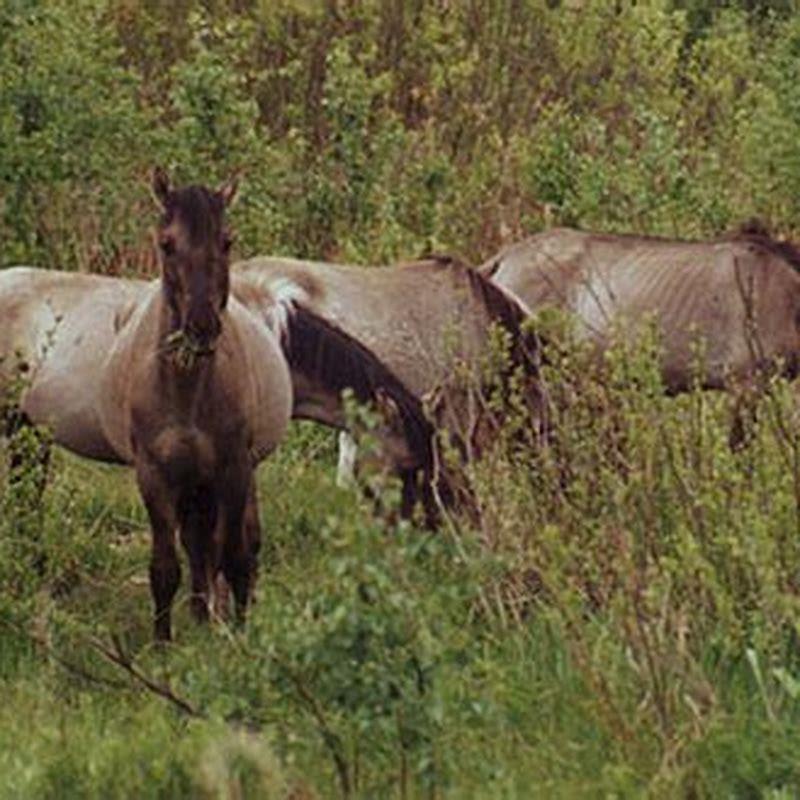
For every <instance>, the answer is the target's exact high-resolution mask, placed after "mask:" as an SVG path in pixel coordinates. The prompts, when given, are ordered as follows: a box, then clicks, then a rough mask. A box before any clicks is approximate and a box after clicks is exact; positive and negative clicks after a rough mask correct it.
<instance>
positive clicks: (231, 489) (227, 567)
mask: <svg viewBox="0 0 800 800" xmlns="http://www.w3.org/2000/svg"><path fill="white" fill-rule="evenodd" d="M220 510H221V520H220V522H221V525H222V534H223V535H222V572H223V574H224V575H225V579H226V580H227V581H228V585H229V586H230V588H231V591H232V592H233V600H234V603H235V607H236V621H237V622H238V623H240V624H241V623H243V622H244V619H245V616H246V613H247V606H248V604H249V603H250V598H251V594H252V590H253V583H254V581H255V575H256V565H257V553H258V546H259V545H260V530H259V531H258V533H257V534H256V537H257V538H256V541H255V542H254V541H252V540H251V537H252V536H253V535H254V533H255V532H256V531H255V527H254V522H255V524H256V525H257V521H258V507H257V505H256V502H255V488H254V486H253V475H252V473H250V474H249V475H246V476H239V478H238V479H235V480H231V481H229V482H228V483H227V486H226V491H225V492H224V493H223V494H222V498H221V509H220Z"/></svg>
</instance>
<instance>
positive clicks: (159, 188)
mask: <svg viewBox="0 0 800 800" xmlns="http://www.w3.org/2000/svg"><path fill="white" fill-rule="evenodd" d="M150 188H151V190H152V192H153V197H154V198H155V199H156V201H157V202H158V204H159V205H160V206H161V207H162V208H164V207H165V206H166V204H167V198H168V197H169V192H170V188H169V175H168V174H167V171H166V170H165V169H164V167H156V168H155V169H154V170H153V177H152V180H151V183H150Z"/></svg>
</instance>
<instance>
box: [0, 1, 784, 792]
mask: <svg viewBox="0 0 800 800" xmlns="http://www.w3.org/2000/svg"><path fill="white" fill-rule="evenodd" d="M793 5H794V4H793V3H790V2H789V1H788V0H770V2H758V3H756V2H751V1H750V0H727V1H723V0H714V2H700V0H685V2H679V0H672V1H670V2H668V1H667V0H662V1H661V2H659V1H658V0H652V1H646V2H638V3H636V4H630V3H626V2H621V1H620V0H613V1H612V0H608V2H606V1H605V0H596V2H593V1H589V2H581V1H580V0H562V1H561V2H559V0H547V2H545V0H489V1H487V2H473V1H472V0H469V1H468V2H463V3H453V2H449V0H436V1H435V2H433V1H431V2H424V0H385V2H372V0H365V1H364V2H351V1H350V0H338V1H337V0H328V2H326V3H324V4H323V3H316V2H303V1H302V0H294V2H292V1H291V0H282V1H281V2H265V1H262V2H256V0H252V1H251V2H247V1H245V0H207V2H204V3H197V2H193V1H192V0H178V1H176V2H173V3H163V2H160V1H159V0H47V1H46V2H37V1H36V0H0V83H2V91H1V92H0V264H2V265H3V266H8V265H11V264H15V263H32V264H38V265H41V266H49V267H59V268H67V269H83V270H94V271H107V272H114V273H138V274H148V273H151V272H152V270H153V269H154V266H153V261H152V258H151V256H150V250H149V244H148V227H149V225H150V222H151V220H152V218H153V206H152V202H151V200H150V199H149V197H148V194H147V181H146V175H147V173H148V170H149V169H150V168H151V167H152V166H153V165H154V164H157V163H160V164H165V165H167V166H170V167H172V168H173V169H174V170H175V171H176V174H177V176H178V177H179V178H180V179H182V180H198V181H202V182H209V183H210V182H214V181H219V180H222V179H223V178H225V177H227V176H228V175H229V174H230V173H231V172H232V171H237V170H238V171H241V174H242V176H243V182H244V185H243V190H242V198H241V201H240V202H239V204H238V205H237V207H236V208H235V210H234V213H233V217H234V227H235V230H236V232H237V238H238V241H237V249H238V252H239V254H241V255H250V254H255V253H285V254H290V255H295V256H310V257H319V258H327V259H331V260H333V259H336V260H352V261H357V262H363V263H380V262H388V261H391V260H394V259H400V258H406V257H412V256H415V255H417V254H419V253H420V252H422V251H425V250H431V249H435V250H450V251H455V252H457V253H459V254H460V255H462V256H463V257H465V258H466V259H468V260H470V261H473V262H477V261H479V260H481V259H482V258H483V257H485V256H487V255H489V254H490V253H492V252H494V250H496V249H497V247H498V246H499V245H500V244H501V243H503V242H507V241H512V240H514V239H517V238H521V237H522V236H523V235H524V234H525V233H526V232H531V231H535V230H538V229H540V228H542V227H544V226H547V225H552V224H559V223H570V224H579V225H581V226H583V227H587V228H597V229H607V230H635V231H637V232H643V233H662V234H669V235H678V236H685V237H692V236H712V235H715V234H718V233H720V232H723V231H725V230H727V229H730V228H731V227H734V226H736V225H737V224H738V223H739V222H740V221H742V220H744V219H746V218H749V217H751V216H758V217H760V218H761V219H762V220H764V221H765V222H766V223H767V224H768V225H770V226H771V227H772V229H773V230H775V231H776V232H778V233H780V234H783V235H787V236H791V235H792V234H793V233H797V230H798V227H800V225H798V220H800V214H798V211H800V80H798V77H800V13H797V12H795V10H794V7H793ZM543 324H544V323H543ZM548 324H549V325H552V326H553V328H554V329H556V328H559V327H564V325H563V321H560V320H554V321H549V322H548ZM556 332H557V331H556ZM561 333H562V334H563V335H562V336H557V337H556V338H557V339H558V341H559V342H560V346H559V349H558V351H557V352H554V353H553V357H552V361H551V366H550V367H549V368H548V376H547V378H548V382H549V386H550V387H551V391H552V392H553V395H554V397H555V399H557V400H560V401H562V402H559V403H557V407H558V408H559V409H560V410H559V412H558V413H559V416H558V419H557V434H556V437H555V440H554V444H553V447H552V448H550V449H548V450H546V451H543V452H538V453H520V452H518V451H516V450H515V449H514V445H513V437H509V442H508V447H507V448H505V449H503V448H500V449H499V450H498V452H497V454H496V455H495V456H494V457H493V459H492V460H490V462H488V463H484V464H482V465H481V466H480V467H479V468H476V470H475V472H474V474H473V475H472V476H471V480H472V481H473V484H474V486H475V488H476V492H477V497H478V509H479V513H478V515H477V518H476V519H477V520H478V524H477V525H471V524H469V523H467V521H466V520H459V519H457V518H455V519H453V520H451V521H450V524H448V525H446V526H445V527H444V529H443V531H442V532H440V533H439V534H438V535H435V536H431V535H429V534H427V533H424V532H421V531H419V530H417V529H415V528H414V527H413V526H410V525H406V524H402V525H396V524H393V523H390V522H387V521H384V520H383V519H380V518H376V517H375V516H374V515H373V514H372V513H371V507H370V505H369V504H368V503H366V502H365V501H363V500H361V499H360V497H359V495H358V493H356V492H348V491H344V490H340V489H337V488H336V487H335V486H334V482H333V477H332V471H333V460H334V440H333V438H332V436H331V435H330V434H328V433H327V432H321V431H319V430H318V429H315V428H312V427H309V426H298V427H297V428H296V429H295V430H294V431H293V433H292V436H291V438H290V441H289V442H288V443H287V444H286V445H285V446H284V447H283V448H282V449H281V451H280V452H279V453H278V454H277V455H276V456H275V457H274V458H272V459H271V460H270V461H269V462H268V463H267V464H266V465H265V467H264V468H262V471H261V473H260V497H261V502H262V518H263V522H264V526H265V530H266V532H267V543H266V546H265V549H264V551H263V555H262V573H261V578H260V581H259V593H258V602H257V605H256V607H255V608H254V612H253V614H252V617H251V619H250V622H249V624H248V626H247V628H246V630H245V631H243V632H232V631H228V630H227V629H225V628H224V627H223V626H217V627H216V628H215V629H214V630H213V631H211V632H209V631H204V630H198V629H197V628H196V627H194V626H193V625H192V624H191V623H190V622H189V620H188V614H187V613H186V609H185V595H184V601H183V603H182V604H180V605H181V608H180V610H179V614H178V619H177V622H176V627H177V630H178V640H177V643H176V645H175V646H173V647H170V648H168V649H167V650H166V651H160V650H156V649H155V648H154V647H153V645H152V644H151V641H150V623H149V618H150V602H149V594H148V588H147V581H146V563H147V552H148V532H147V527H146V524H145V519H144V513H143V510H142V507H141V505H140V503H139V501H138V498H137V496H136V492H135V488H134V486H133V482H132V479H131V476H130V475H129V474H128V473H126V472H125V471H122V470H117V469H111V468H103V467H100V466H97V465H92V464H89V463H87V462H83V461H79V460H78V459H75V458H72V457H69V456H68V455H66V454H64V453H63V452H57V453H56V455H55V460H54V463H53V464H52V465H51V468H50V470H49V473H48V474H47V476H44V475H42V474H41V466H40V465H39V463H38V461H37V458H36V453H37V451H38V448H39V444H38V442H37V441H36V440H35V439H33V438H31V435H30V434H29V433H27V432H24V433H22V434H20V435H18V436H17V437H15V439H14V440H13V441H12V442H10V443H8V444H6V445H5V446H4V447H5V450H6V451H7V450H8V448H13V449H14V451H15V452H16V453H17V454H18V455H19V456H20V457H21V458H22V460H23V463H24V466H23V467H22V469H21V476H20V479H18V480H16V481H9V480H8V470H7V468H6V466H5V461H6V460H7V459H6V458H3V462H4V466H3V467H2V468H0V697H2V699H3V703H2V706H1V707H0V796H2V797H8V798H46V797H53V798H56V797H58V798H62V797H96V798H114V797H137V798H146V797H154V798H155V797H158V798H172V797H208V798H217V797H226V798H228V797H229V798H239V797H275V798H279V797H287V798H288V797H293V798H305V797H325V796H336V795H346V794H353V795H357V796H363V797H374V796H392V795H399V796H452V797H494V796H502V797H529V796H538V795H542V796H568V797H571V796H587V797H595V796H599V795H602V796H617V797H619V796H642V795H652V796H656V797H674V796H687V797H719V796H735V797H738V796H746V797H770V798H774V800H778V798H788V797H795V796H797V794H798V792H800V755H798V754H800V724H799V723H800V649H798V633H799V632H800V631H798V619H800V535H799V534H800V419H798V417H797V413H796V411H795V409H794V405H793V399H792V396H791V392H790V390H789V388H788V387H786V386H784V385H783V384H782V383H780V382H776V383H775V384H774V385H773V386H772V391H771V392H770V393H769V395H768V396H767V398H766V399H765V400H763V401H762V404H761V408H760V409H759V411H760V413H759V416H758V420H759V421H758V424H757V425H756V428H755V430H754V432H753V435H752V438H751V440H750V441H749V442H748V444H747V445H746V446H745V447H744V448H743V449H742V450H740V451H732V450H731V449H730V448H729V447H728V430H729V424H730V417H731V409H730V405H731V401H730V400H729V399H728V398H725V397H718V396H713V395H708V394H703V393H700V392H695V393H691V394H689V395H686V396H684V397H682V398H678V399H674V398H666V397H665V396H664V394H663V392H662V391H661V388H662V387H661V385H660V381H659V378H658V373H657V370H656V369H655V366H654V363H655V362H654V351H655V350H656V349H657V343H654V342H652V341H645V342H642V343H641V344H640V345H637V346H632V345H630V344H629V343H627V342H624V343H621V344H620V345H619V346H617V347H615V348H614V349H613V351H612V352H611V353H609V355H608V358H607V360H606V363H605V364H604V365H602V366H597V365H594V364H592V363H590V361H589V360H588V357H587V354H586V353H584V352H583V351H582V349H581V348H580V347H579V346H578V345H576V344H568V340H569V333H568V331H567V330H563V331H561ZM26 454H27V457H26ZM4 455H7V452H6V453H4ZM45 479H46V482H47V484H48V485H47V488H46V491H45V493H44V499H43V501H42V502H40V501H39V490H40V488H41V485H42V482H43V480H45ZM383 491H384V495H385V499H386V502H384V503H383V505H384V506H386V505H387V504H389V503H390V502H391V496H392V493H393V492H394V491H395V487H392V486H386V487H383ZM474 521H475V520H473V522H474ZM184 572H185V570H184Z"/></svg>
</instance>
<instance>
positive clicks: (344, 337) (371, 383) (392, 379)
mask: <svg viewBox="0 0 800 800" xmlns="http://www.w3.org/2000/svg"><path fill="white" fill-rule="evenodd" d="M281 347H282V349H283V351H284V353H285V354H286V359H287V361H288V362H289V365H290V366H291V367H293V368H294V369H297V370H298V371H299V372H301V373H302V374H305V375H308V376H310V377H312V378H314V379H316V380H319V381H320V382H322V383H323V384H324V385H325V386H328V387H330V388H331V389H333V390H334V391H336V392H337V393H340V392H341V391H342V390H343V389H348V388H349V389H352V391H353V393H354V395H355V396H356V399H358V400H359V401H360V402H362V403H365V402H369V401H372V400H375V398H376V397H377V394H378V391H379V390H382V391H383V392H385V393H386V394H387V395H388V396H389V397H390V398H391V399H392V400H393V401H394V403H395V404H396V406H397V409H398V411H399V413H400V419H401V422H402V425H403V434H404V436H405V438H406V442H407V444H408V446H409V449H410V450H411V451H412V452H413V453H414V454H415V455H416V456H417V457H418V458H419V459H420V460H421V461H422V463H423V464H424V465H425V466H430V464H431V461H432V440H433V434H434V430H433V426H432V425H431V423H430V422H429V421H428V419H427V417H426V416H425V411H424V409H423V406H422V401H421V400H420V399H419V398H417V397H416V396H415V395H414V394H413V393H412V392H411V391H409V390H408V389H407V388H406V386H405V385H404V384H403V383H402V381H400V379H399V378H397V377H396V376H395V374H394V373H393V372H392V371H391V370H389V368H388V367H386V366H385V365H384V364H383V362H382V361H381V360H380V359H378V358H377V356H375V354H374V353H373V352H372V351H371V350H369V349H368V348H366V347H365V346H364V345H362V344H361V343H360V342H359V341H358V340H357V339H354V338H353V337H352V336H350V335H349V334H347V333H345V331H343V330H342V329H341V328H338V327H337V326H336V325H334V324H332V323H330V322H328V321H327V320H326V319H323V318H322V317H320V316H318V315H317V314H315V313H314V312H312V311H310V310H309V309H307V308H305V307H304V306H302V305H301V304H299V303H297V302H296V301H294V302H293V303H292V311H291V313H290V314H289V317H288V323H287V326H286V329H285V330H284V331H283V333H282V336H281Z"/></svg>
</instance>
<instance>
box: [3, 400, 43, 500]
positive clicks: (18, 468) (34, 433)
mask: <svg viewBox="0 0 800 800" xmlns="http://www.w3.org/2000/svg"><path fill="white" fill-rule="evenodd" d="M0 416H1V418H2V429H3V435H4V436H5V438H6V439H7V440H8V442H9V458H8V477H9V483H12V484H18V483H20V482H21V481H22V479H23V477H24V476H25V475H26V474H29V473H31V471H33V474H34V479H35V487H36V492H35V500H37V501H38V500H39V499H40V498H41V496H42V494H43V493H44V490H45V486H46V485H47V478H48V476H49V472H50V459H51V447H50V440H49V437H48V436H47V434H46V432H45V431H43V430H42V429H40V428H39V427H37V426H36V425H34V424H33V421H32V420H31V418H30V417H29V416H28V415H27V414H26V413H25V412H24V411H23V410H22V409H21V408H20V407H19V406H18V405H8V406H6V407H5V408H2V413H1V414H0ZM26 433H28V434H30V436H26V435H25V434H26Z"/></svg>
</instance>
